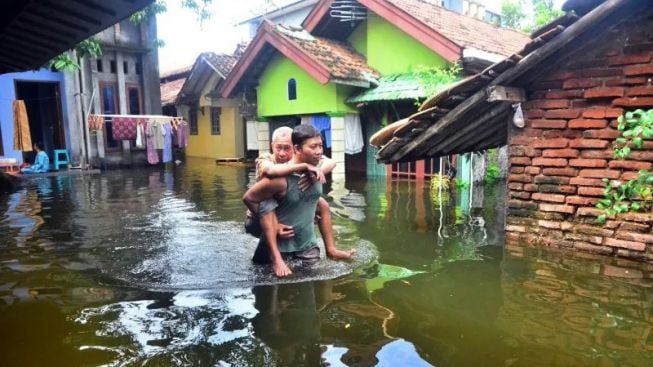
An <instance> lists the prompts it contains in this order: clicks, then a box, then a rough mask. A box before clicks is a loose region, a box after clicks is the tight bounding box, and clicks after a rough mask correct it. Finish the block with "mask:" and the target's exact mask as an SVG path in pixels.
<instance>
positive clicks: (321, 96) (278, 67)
mask: <svg viewBox="0 0 653 367" xmlns="http://www.w3.org/2000/svg"><path fill="white" fill-rule="evenodd" d="M291 78H294V79H295V81H296V85H297V99H295V100H292V101H291V100H288V80H290V79H291ZM348 92H349V91H348V90H347V87H343V86H339V85H335V84H332V83H329V84H326V85H322V84H320V83H318V82H317V81H316V80H315V79H313V77H311V76H310V75H309V74H308V73H306V72H305V71H304V70H302V69H301V68H300V67H299V66H297V64H295V63H294V62H292V61H291V60H289V59H288V58H286V57H284V56H282V55H276V56H275V57H273V59H272V60H271V61H270V62H269V63H268V65H267V67H266V68H265V71H264V72H263V75H262V76H261V77H260V78H259V86H258V91H257V93H258V95H257V97H258V101H257V104H258V115H259V116H260V117H272V116H285V115H307V114H315V113H334V112H336V113H337V112H340V113H345V112H348V111H352V108H351V107H349V106H347V105H346V104H345V103H344V100H345V98H346V97H347V96H349V94H348ZM349 93H350V92H349Z"/></svg>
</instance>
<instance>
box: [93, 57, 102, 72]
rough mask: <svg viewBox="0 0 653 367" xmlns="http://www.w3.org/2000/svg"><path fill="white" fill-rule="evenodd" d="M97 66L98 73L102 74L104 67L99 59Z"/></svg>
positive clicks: (96, 62)
mask: <svg viewBox="0 0 653 367" xmlns="http://www.w3.org/2000/svg"><path fill="white" fill-rule="evenodd" d="M95 64H96V66H97V71H98V72H99V73H101V72H103V71H104V65H103V64H102V59H97V60H95Z"/></svg>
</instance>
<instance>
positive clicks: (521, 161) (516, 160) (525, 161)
mask: <svg viewBox="0 0 653 367" xmlns="http://www.w3.org/2000/svg"><path fill="white" fill-rule="evenodd" d="M510 164H511V165H513V166H528V165H530V164H531V159H530V158H528V157H512V158H510Z"/></svg>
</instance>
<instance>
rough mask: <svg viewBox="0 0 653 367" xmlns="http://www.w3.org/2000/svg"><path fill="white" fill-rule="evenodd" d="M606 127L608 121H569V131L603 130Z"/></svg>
mask: <svg viewBox="0 0 653 367" xmlns="http://www.w3.org/2000/svg"><path fill="white" fill-rule="evenodd" d="M607 126H608V120H591V119H576V120H571V121H569V128H570V129H603V128H605V127H607Z"/></svg>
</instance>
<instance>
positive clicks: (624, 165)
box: [610, 161, 653, 170]
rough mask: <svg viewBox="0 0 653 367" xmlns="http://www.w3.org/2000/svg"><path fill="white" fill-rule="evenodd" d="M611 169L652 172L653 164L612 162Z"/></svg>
mask: <svg viewBox="0 0 653 367" xmlns="http://www.w3.org/2000/svg"><path fill="white" fill-rule="evenodd" d="M610 168H623V169H629V170H640V169H646V170H650V169H651V168H653V163H651V162H638V161H611V162H610Z"/></svg>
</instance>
